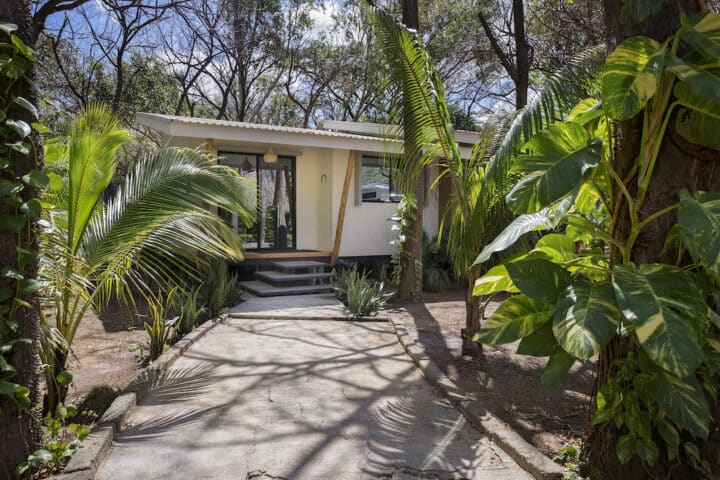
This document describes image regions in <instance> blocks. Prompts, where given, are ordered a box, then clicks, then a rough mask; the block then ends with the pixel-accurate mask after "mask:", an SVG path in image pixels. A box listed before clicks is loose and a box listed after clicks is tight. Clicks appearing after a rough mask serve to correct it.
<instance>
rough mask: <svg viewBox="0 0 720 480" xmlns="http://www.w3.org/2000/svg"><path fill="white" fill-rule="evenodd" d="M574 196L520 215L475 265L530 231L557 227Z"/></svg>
mask: <svg viewBox="0 0 720 480" xmlns="http://www.w3.org/2000/svg"><path fill="white" fill-rule="evenodd" d="M573 201H574V197H573V196H570V197H567V198H564V199H563V200H561V201H559V202H557V203H556V204H555V205H553V206H551V207H547V208H543V209H542V210H541V211H539V212H537V213H528V214H525V215H520V216H519V217H517V218H516V219H515V220H513V221H512V222H511V223H510V225H508V226H507V227H505V230H503V231H502V232H501V233H500V235H498V236H497V237H496V238H495V239H494V240H493V241H492V242H490V243H489V244H487V245H486V246H485V248H483V250H482V251H481V252H480V255H478V257H477V258H476V259H475V262H474V263H473V265H478V264H480V263H483V262H487V261H488V260H489V259H490V257H491V256H492V254H493V253H495V252H501V251H503V250H505V249H506V248H508V247H510V246H512V245H513V244H514V243H515V242H517V240H518V239H519V238H520V237H521V236H523V235H525V234H526V233H529V232H534V231H540V230H550V229H552V228H555V227H556V226H557V225H558V224H559V223H560V220H562V218H563V217H564V216H565V214H566V213H567V212H568V210H570V208H571V207H572V205H573Z"/></svg>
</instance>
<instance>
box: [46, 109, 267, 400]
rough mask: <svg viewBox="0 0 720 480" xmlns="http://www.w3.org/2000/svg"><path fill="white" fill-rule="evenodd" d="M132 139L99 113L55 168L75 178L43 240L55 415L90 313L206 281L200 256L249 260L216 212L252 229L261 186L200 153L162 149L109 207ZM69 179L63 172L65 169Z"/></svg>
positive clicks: (82, 124) (59, 183)
mask: <svg viewBox="0 0 720 480" xmlns="http://www.w3.org/2000/svg"><path fill="white" fill-rule="evenodd" d="M129 140H130V135H129V134H128V133H127V132H125V131H124V130H122V129H121V128H120V124H119V122H118V120H117V118H116V117H115V116H114V115H113V114H112V113H111V112H110V110H109V109H108V108H106V107H103V106H98V105H95V106H91V107H89V108H88V109H87V110H85V111H84V112H82V113H81V114H80V115H79V116H78V117H77V119H76V120H75V121H74V122H73V125H72V128H71V132H70V134H69V136H68V137H67V138H65V139H64V143H65V145H66V147H65V148H55V149H54V150H53V151H54V152H55V156H54V157H53V155H50V161H51V162H52V163H55V164H60V163H66V164H67V172H68V173H67V178H62V177H61V176H59V175H57V174H53V175H51V181H52V183H53V184H54V186H53V188H52V189H51V191H50V193H49V194H48V196H47V198H46V200H47V201H48V202H52V203H53V204H54V208H53V209H50V210H49V212H48V214H47V218H46V219H45V222H46V223H45V226H44V231H43V235H42V243H43V244H42V246H43V248H42V258H41V272H40V273H41V279H42V285H43V290H42V293H43V296H44V303H45V307H46V308H45V309H44V310H43V315H42V316H41V322H42V323H43V324H45V325H46V328H44V329H43V331H47V332H53V334H55V335H56V336H61V337H62V338H63V339H64V342H57V341H47V342H41V345H43V348H42V349H41V352H40V353H41V356H42V360H43V363H44V364H45V365H47V368H46V378H47V379H48V382H47V386H48V397H47V402H46V407H47V408H49V409H52V408H54V406H55V405H56V404H57V403H58V402H61V401H62V400H63V399H64V395H65V391H64V388H63V387H62V386H58V385H56V384H55V382H54V378H56V376H57V374H58V373H59V372H62V371H63V370H64V367H65V363H66V359H67V356H68V354H69V351H70V348H71V346H72V342H73V339H74V338H75V334H76V332H77V329H78V326H79V325H80V321H81V319H82V317H83V315H84V314H85V313H86V312H87V311H88V309H95V310H97V309H100V308H102V306H103V305H104V304H105V302H106V301H108V300H109V299H110V298H112V297H119V298H121V299H124V300H125V301H127V302H129V303H131V304H132V303H134V295H135V294H136V293H139V294H140V295H143V296H145V297H148V298H149V299H151V300H152V299H153V296H154V295H155V293H156V292H157V290H158V288H159V289H161V290H165V291H169V290H170V289H172V287H173V286H175V285H176V284H179V283H181V282H184V279H183V276H186V275H196V274H197V273H198V272H197V271H196V256H197V255H198V253H200V254H205V255H208V256H211V257H229V258H234V259H240V258H242V244H241V241H240V239H239V237H238V236H237V234H236V233H235V232H234V231H233V230H232V229H231V228H230V227H229V226H228V225H226V224H225V223H224V222H223V220H222V219H221V218H219V217H218V216H217V215H216V214H214V213H213V211H212V208H208V207H219V208H223V209H225V210H228V211H231V212H236V213H237V214H238V216H239V218H240V219H241V220H242V221H244V222H246V223H250V222H251V221H252V219H253V216H254V211H255V187H254V185H253V184H252V182H251V181H249V180H247V179H244V178H242V177H240V175H238V174H237V172H235V171H234V170H232V169H231V168H228V167H224V166H221V165H218V164H217V163H216V162H215V160H214V159H213V158H211V157H209V156H207V155H204V154H203V153H201V152H199V151H196V150H189V149H170V148H168V149H162V150H158V151H156V152H154V153H152V154H151V155H149V156H148V157H146V158H144V159H143V160H141V161H140V162H138V164H137V165H136V167H135V169H134V170H133V171H132V172H131V173H130V174H129V175H128V177H127V178H126V179H125V182H124V183H123V184H122V185H121V186H120V188H118V190H117V191H116V193H115V195H114V196H113V197H112V198H111V199H110V200H109V201H108V202H107V203H106V204H105V205H103V204H101V196H102V194H103V192H104V191H105V189H106V188H107V186H108V185H109V183H110V181H111V179H112V178H113V175H114V174H115V168H116V165H117V156H116V154H117V150H118V148H119V147H120V146H121V145H122V144H123V143H125V142H127V141H129ZM60 170H61V171H62V169H60Z"/></svg>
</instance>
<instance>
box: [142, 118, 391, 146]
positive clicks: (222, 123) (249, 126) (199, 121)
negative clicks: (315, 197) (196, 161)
mask: <svg viewBox="0 0 720 480" xmlns="http://www.w3.org/2000/svg"><path fill="white" fill-rule="evenodd" d="M136 119H137V121H138V122H139V123H141V124H143V125H145V126H151V125H146V124H145V123H143V119H150V120H160V121H163V122H167V123H182V124H186V125H207V126H217V127H230V128H241V129H244V130H262V131H267V132H278V133H300V134H303V135H317V136H320V137H334V138H347V139H363V140H378V137H373V136H369V135H358V134H354V133H345V132H334V131H328V130H317V129H312V128H298V127H283V126H280V125H267V124H262V123H248V122H234V121H230V120H216V119H210V118H197V117H183V116H178V115H162V114H159V113H145V112H140V113H138V114H137V115H136ZM163 133H169V132H163ZM382 140H383V141H384V142H398V143H401V141H400V140H396V139H388V138H382Z"/></svg>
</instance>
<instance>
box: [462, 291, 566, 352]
mask: <svg viewBox="0 0 720 480" xmlns="http://www.w3.org/2000/svg"><path fill="white" fill-rule="evenodd" d="M552 312H553V307H552V306H551V305H545V304H542V303H540V302H536V301H535V300H533V299H532V298H530V297H528V296H526V295H515V296H513V297H510V298H508V299H507V300H505V301H504V302H503V303H501V304H500V306H499V307H498V308H497V310H495V312H494V313H493V314H492V315H491V316H490V318H488V319H487V321H486V322H485V325H483V327H482V328H481V329H480V331H479V332H478V333H476V334H475V336H474V337H473V340H474V341H476V342H481V343H489V344H491V345H499V344H503V343H510V342H514V341H516V340H519V339H521V338H523V337H526V336H528V335H530V334H531V333H532V332H534V331H535V330H537V329H538V328H540V327H542V326H543V325H544V324H546V323H547V322H549V321H550V320H551V319H552Z"/></svg>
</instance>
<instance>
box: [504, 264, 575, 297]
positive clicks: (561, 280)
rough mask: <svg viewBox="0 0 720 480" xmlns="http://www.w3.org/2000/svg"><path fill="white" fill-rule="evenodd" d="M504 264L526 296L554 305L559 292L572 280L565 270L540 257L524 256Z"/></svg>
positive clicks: (513, 280)
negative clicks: (524, 257)
mask: <svg viewBox="0 0 720 480" xmlns="http://www.w3.org/2000/svg"><path fill="white" fill-rule="evenodd" d="M505 266H506V268H507V271H508V273H509V274H510V278H511V279H512V282H513V284H514V285H515V286H516V287H517V288H518V289H520V291H521V292H522V293H524V294H525V295H527V296H528V297H530V298H532V299H533V300H537V301H538V302H542V303H549V304H551V305H554V304H555V302H557V299H558V296H559V295H560V293H561V292H563V291H564V290H565V289H566V288H567V286H568V285H569V284H570V283H571V282H572V277H570V274H569V273H568V272H567V270H565V269H564V268H562V267H560V266H559V265H557V264H555V263H553V262H549V261H547V260H543V259H540V258H526V259H522V260H518V261H514V262H509V263H507V264H506V265H505Z"/></svg>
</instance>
